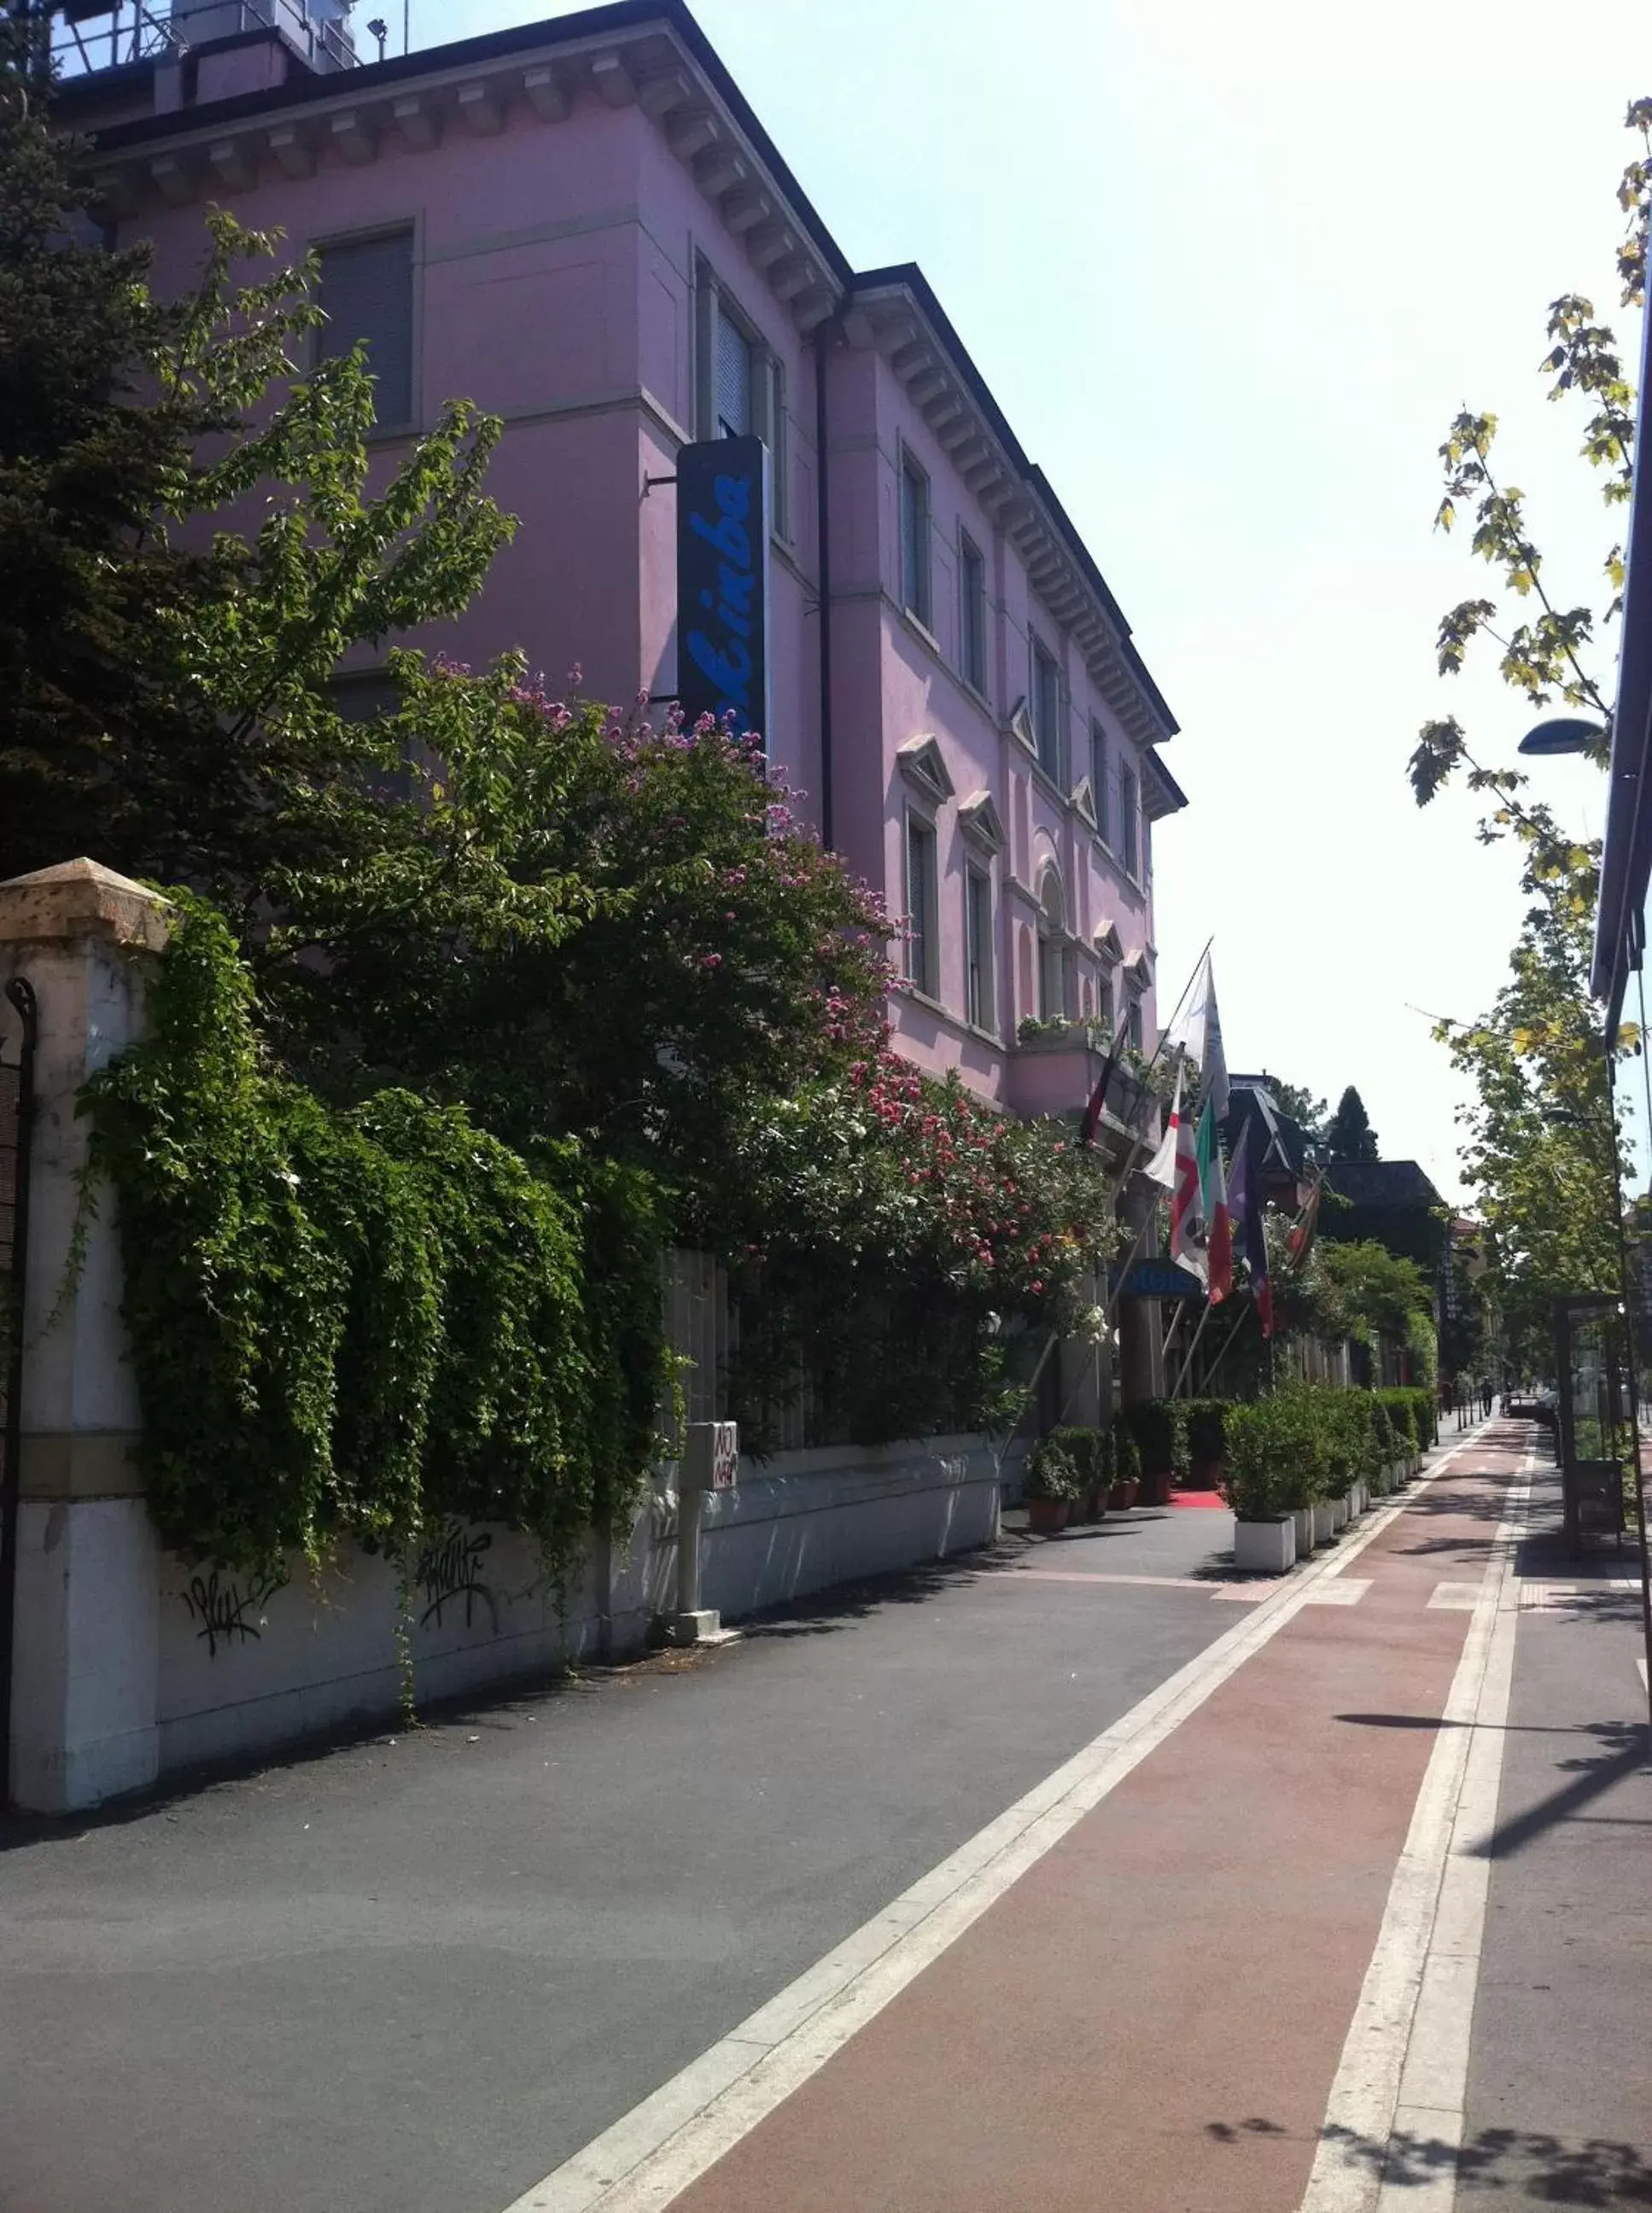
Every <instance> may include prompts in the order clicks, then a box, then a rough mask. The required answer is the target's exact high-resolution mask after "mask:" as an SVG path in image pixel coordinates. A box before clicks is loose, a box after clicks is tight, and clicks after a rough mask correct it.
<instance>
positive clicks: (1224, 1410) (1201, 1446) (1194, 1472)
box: [1176, 1399, 1231, 1491]
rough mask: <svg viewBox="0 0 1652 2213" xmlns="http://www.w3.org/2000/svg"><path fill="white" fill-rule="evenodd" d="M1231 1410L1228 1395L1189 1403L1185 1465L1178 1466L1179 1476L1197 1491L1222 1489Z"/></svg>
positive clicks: (1192, 1400) (1190, 1400)
mask: <svg viewBox="0 0 1652 2213" xmlns="http://www.w3.org/2000/svg"><path fill="white" fill-rule="evenodd" d="M1229 1411H1231V1409H1230V1405H1229V1402H1228V1400H1227V1399H1189V1400H1188V1402H1187V1406H1186V1423H1185V1425H1184V1434H1185V1436H1186V1466H1185V1467H1184V1466H1178V1467H1177V1470H1176V1473H1177V1476H1178V1478H1179V1479H1181V1480H1185V1481H1186V1483H1187V1484H1189V1485H1190V1486H1191V1487H1192V1489H1193V1490H1195V1491H1220V1490H1221V1488H1222V1476H1223V1473H1224V1471H1225V1469H1226V1467H1227V1461H1228V1443H1227V1422H1228V1413H1229Z"/></svg>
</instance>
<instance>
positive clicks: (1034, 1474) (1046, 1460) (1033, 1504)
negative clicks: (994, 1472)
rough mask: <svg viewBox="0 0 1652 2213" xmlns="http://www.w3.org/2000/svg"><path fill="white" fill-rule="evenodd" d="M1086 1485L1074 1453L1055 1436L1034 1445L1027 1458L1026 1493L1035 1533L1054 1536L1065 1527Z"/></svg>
mask: <svg viewBox="0 0 1652 2213" xmlns="http://www.w3.org/2000/svg"><path fill="white" fill-rule="evenodd" d="M1081 1492H1082V1484H1081V1481H1080V1478H1079V1472H1078V1470H1077V1468H1076V1466H1074V1465H1073V1460H1072V1455H1071V1454H1070V1453H1069V1452H1068V1450H1067V1449H1066V1448H1065V1446H1064V1445H1062V1444H1059V1443H1058V1442H1057V1440H1056V1439H1055V1437H1053V1436H1048V1437H1045V1438H1043V1439H1042V1440H1041V1441H1040V1442H1039V1443H1038V1444H1036V1445H1034V1446H1033V1450H1032V1452H1031V1453H1030V1454H1029V1455H1028V1457H1027V1478H1026V1481H1025V1483H1024V1484H1023V1485H1022V1496H1023V1497H1025V1499H1026V1501H1027V1527H1028V1528H1029V1529H1031V1530H1032V1531H1033V1534H1034V1535H1035V1536H1039V1537H1053V1536H1054V1535H1055V1534H1056V1533H1057V1531H1058V1530H1060V1529H1064V1528H1065V1527H1066V1526H1067V1520H1068V1516H1069V1515H1070V1513H1071V1512H1072V1507H1073V1502H1074V1500H1075V1499H1076V1498H1077V1497H1080V1496H1081Z"/></svg>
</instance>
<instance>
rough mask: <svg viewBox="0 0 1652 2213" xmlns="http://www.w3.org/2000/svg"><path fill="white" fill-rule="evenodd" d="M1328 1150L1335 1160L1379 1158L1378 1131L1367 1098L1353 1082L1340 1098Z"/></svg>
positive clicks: (1328, 1135) (1328, 1129) (1329, 1126)
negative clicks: (1375, 1128)
mask: <svg viewBox="0 0 1652 2213" xmlns="http://www.w3.org/2000/svg"><path fill="white" fill-rule="evenodd" d="M1325 1149H1326V1156H1327V1158H1329V1159H1331V1160H1333V1161H1375V1160H1378V1159H1380V1158H1381V1155H1380V1154H1379V1153H1378V1151H1377V1136H1376V1131H1375V1130H1374V1129H1373V1128H1372V1127H1371V1118H1370V1116H1369V1114H1368V1113H1366V1111H1365V1101H1364V1100H1362V1098H1361V1097H1360V1095H1359V1094H1358V1092H1357V1091H1356V1090H1355V1088H1354V1087H1353V1085H1352V1084H1351V1083H1350V1085H1349V1087H1348V1088H1347V1089H1346V1090H1345V1091H1344V1093H1343V1094H1342V1097H1341V1098H1340V1099H1339V1100H1338V1101H1337V1111H1336V1113H1334V1114H1333V1115H1332V1117H1331V1119H1330V1121H1329V1122H1328V1123H1327V1124H1326V1132H1325Z"/></svg>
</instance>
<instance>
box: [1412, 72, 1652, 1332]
mask: <svg viewBox="0 0 1652 2213" xmlns="http://www.w3.org/2000/svg"><path fill="white" fill-rule="evenodd" d="M1625 121H1626V125H1627V127H1628V128H1629V129H1630V130H1631V131H1633V132H1635V134H1636V135H1637V137H1638V139H1639V142H1640V151H1639V152H1638V153H1637V155H1636V157H1635V158H1634V159H1633V160H1632V161H1631V162H1630V163H1629V164H1628V165H1627V167H1626V168H1625V171H1624V174H1623V177H1622V180H1621V181H1620V184H1619V187H1618V205H1619V209H1620V211H1621V213H1622V215H1623V216H1624V218H1625V228H1624V231H1623V235H1622V237H1621V239H1620V241H1619V244H1618V277H1619V283H1620V295H1621V300H1622V303H1623V305H1625V307H1638V306H1641V305H1642V304H1643V301H1644V295H1645V277H1646V250H1647V233H1648V221H1649V211H1652V99H1643V100H1637V101H1633V102H1632V103H1631V106H1630V107H1629V110H1628V113H1627V116H1626V118H1625ZM1546 336H1547V340H1548V345H1547V351H1545V355H1544V357H1543V358H1542V361H1541V363H1540V364H1539V367H1540V369H1541V372H1542V374H1544V375H1546V376H1548V377H1550V378H1551V380H1552V381H1551V387H1550V392H1549V397H1550V399H1553V400H1563V399H1578V400H1581V401H1582V404H1583V405H1584V406H1585V408H1586V410H1587V413H1586V416H1585V420H1584V424H1583V436H1582V445H1581V448H1580V451H1581V453H1582V456H1583V458H1584V459H1585V460H1588V463H1589V466H1591V467H1592V468H1594V469H1595V470H1596V471H1598V472H1600V476H1601V486H1600V489H1601V493H1602V497H1603V499H1604V501H1605V503H1606V506H1607V507H1608V508H1609V509H1618V508H1620V507H1622V506H1623V504H1624V503H1625V502H1627V500H1628V499H1629V497H1630V494H1631V489H1632V479H1631V471H1632V461H1633V453H1634V437H1635V402H1636V395H1635V393H1634V391H1633V388H1632V387H1631V384H1630V382H1629V381H1628V378H1627V375H1626V374H1625V367H1624V363H1623V358H1622V356H1621V353H1620V351H1619V347H1618V340H1617V338H1616V337H1615V335H1614V333H1613V332H1612V329H1611V328H1610V326H1607V325H1606V324H1604V323H1602V322H1601V321H1600V320H1599V319H1598V318H1597V315H1596V313H1595V309H1594V304H1593V302H1590V301H1589V300H1588V299H1587V298H1585V297H1584V296H1582V295H1581V294H1565V295H1563V296H1561V297H1560V298H1559V299H1558V300H1556V301H1554V302H1552V303H1551V307H1550V309H1549V315H1548V321H1547V332H1546ZM1496 440H1497V418H1496V417H1495V415H1492V414H1490V413H1482V412H1474V411H1472V410H1469V409H1464V410H1462V411H1461V412H1460V413H1459V414H1458V415H1457V416H1456V418H1454V421H1453V423H1452V424H1451V427H1450V429H1449V430H1448V434H1447V436H1446V440H1445V442H1444V443H1443V444H1442V447H1441V448H1440V454H1441V459H1442V463H1443V464H1444V486H1443V491H1442V498H1441V503H1440V506H1439V509H1438V512H1437V515H1436V522H1437V524H1438V527H1441V528H1442V529H1446V530H1450V529H1452V528H1454V527H1455V525H1456V523H1457V521H1458V520H1459V519H1460V515H1461V514H1462V512H1463V511H1464V510H1465V509H1466V510H1468V512H1469V513H1470V514H1471V515H1472V523H1473V535H1472V550H1473V552H1475V554H1476V555H1478V558H1480V559H1482V560H1483V561H1484V562H1485V563H1486V564H1488V566H1489V567H1490V568H1491V569H1492V570H1494V571H1495V572H1496V574H1497V576H1498V577H1499V579H1500V582H1501V586H1502V589H1503V594H1505V595H1506V597H1507V599H1508V600H1509V602H1511V603H1512V607H1513V611H1514V613H1515V618H1516V619H1513V620H1511V619H1509V616H1508V614H1506V613H1505V611H1504V601H1503V600H1492V599H1489V598H1484V597H1475V598H1472V599H1468V600H1463V601H1461V602H1460V603H1459V604H1458V605H1457V606H1456V607H1452V608H1450V609H1449V610H1448V612H1447V613H1446V614H1445V615H1444V616H1442V619H1441V622H1440V625H1439V631H1438V636H1437V640H1436V649H1437V660H1438V666H1439V670H1440V674H1441V675H1442V677H1449V676H1452V675H1454V674H1456V673H1457V672H1458V671H1459V670H1460V668H1462V667H1463V666H1464V663H1465V661H1466V656H1467V655H1468V653H1469V652H1470V651H1471V649H1473V648H1474V646H1475V645H1476V644H1477V643H1478V642H1479V641H1481V640H1483V639H1484V640H1486V641H1489V642H1490V643H1491V644H1492V645H1493V646H1495V647H1496V648H1497V650H1498V652H1499V655H1500V658H1499V661H1498V664H1497V665H1498V669H1499V673H1500V674H1501V675H1502V677H1503V681H1504V682H1505V683H1506V684H1508V685H1509V686H1511V687H1512V688H1513V689H1514V690H1515V691H1516V692H1520V693H1521V695H1522V696H1523V697H1524V698H1525V699H1526V700H1527V703H1528V704H1529V705H1530V706H1532V707H1534V708H1543V707H1549V706H1551V705H1553V704H1556V703H1557V702H1559V703H1561V704H1565V705H1567V706H1569V707H1571V708H1573V709H1580V708H1581V709H1583V710H1587V712H1588V716H1590V717H1591V718H1592V719H1593V720H1594V722H1595V725H1596V728H1597V729H1598V732H1599V735H1598V737H1597V738H1596V739H1595V740H1594V742H1593V744H1592V747H1591V751H1592V753H1593V756H1594V759H1596V760H1597V762H1598V763H1599V764H1600V765H1602V766H1604V765H1605V764H1606V759H1607V757H1608V754H1609V751H1610V747H1611V734H1612V706H1611V698H1610V690H1611V686H1610V680H1609V677H1608V676H1607V674H1606V673H1605V672H1604V671H1603V670H1601V669H1600V668H1598V667H1597V665H1596V659H1595V656H1597V655H1599V653H1600V649H1601V646H1602V644H1603V643H1604V639H1605V634H1606V631H1607V628H1608V625H1610V624H1611V623H1612V621H1613V620H1614V619H1616V618H1617V617H1618V614H1619V613H1620V612H1621V606H1622V596H1621V595H1622V587H1623V549H1622V546H1621V544H1620V543H1614V544H1612V546H1610V547H1609V548H1608V550H1607V551H1606V554H1605V557H1604V558H1603V561H1602V574H1603V576H1604V579H1605V583H1606V601H1605V604H1604V606H1602V607H1598V608H1597V607H1594V606H1593V605H1591V604H1589V603H1587V602H1578V603H1576V604H1571V605H1567V604H1565V603H1564V601H1563V600H1560V599H1559V598H1558V597H1557V596H1556V595H1555V594H1553V593H1552V592H1551V588H1550V586H1549V582H1548V581H1547V578H1546V576H1545V570H1544V562H1543V556H1542V553H1541V551H1540V549H1539V546H1538V544H1537V542H1536V540H1535V537H1534V534H1533V528H1532V525H1531V522H1530V519H1529V516H1528V514H1527V503H1526V498H1525V495H1524V494H1523V492H1522V491H1521V490H1520V488H1519V486H1518V485H1515V484H1513V483H1510V482H1508V481H1506V480H1505V479H1503V476H1502V473H1501V471H1500V469H1499V468H1498V467H1497V465H1496V464H1495V462H1494V448H1495V446H1496ZM1460 770H1461V771H1465V772H1466V782H1467V785H1468V788H1469V789H1471V790H1473V791H1476V792H1478V793H1481V794H1483V795H1484V796H1485V797H1486V799H1487V801H1488V802H1489V810H1488V813H1487V815H1486V817H1485V819H1484V820H1483V821H1482V824H1481V826H1480V832H1479V834H1480V837H1481V838H1482V839H1483V841H1484V842H1487V843H1490V842H1494V841H1496V840H1497V839H1498V838H1503V837H1505V836H1512V837H1513V838H1515V841H1516V843H1517V844H1518V846H1519V849H1520V851H1521V889H1522V890H1523V892H1524V893H1526V895H1527V899H1528V902H1529V903H1528V905H1527V909H1526V912H1525V917H1524V920H1523V922H1522V924H1521V933H1520V936H1519V938H1518V940H1517V942H1516V944H1515V950H1514V954H1513V957H1512V960H1511V964H1510V976H1509V981H1508V983H1507V984H1506V985H1504V987H1503V990H1502V991H1500V992H1499V993H1498V995H1497V1000H1496V1002H1495V1003H1494V1005H1493V1007H1492V1009H1490V1012H1489V1013H1488V1014H1487V1015H1485V1016H1484V1018H1483V1019H1482V1020H1480V1021H1473V1022H1460V1021H1442V1022H1441V1023H1440V1024H1439V1025H1438V1027H1437V1028H1436V1036H1437V1037H1438V1038H1439V1039H1441V1040H1442V1042H1443V1043H1445V1044H1446V1046H1448V1050H1449V1051H1450V1053H1451V1056H1452V1059H1453V1062H1454V1065H1455V1066H1456V1067H1457V1068H1458V1069H1459V1070H1460V1071H1461V1073H1462V1074H1463V1075H1465V1076H1466V1077H1467V1078H1468V1079H1469V1081H1470V1082H1471V1083H1472V1087H1473V1100H1472V1104H1471V1105H1470V1106H1468V1107H1466V1109H1464V1110H1463V1113H1462V1115H1461V1118H1460V1119H1462V1121H1463V1122H1464V1124H1465V1126H1466V1133H1467V1142H1466V1145H1465V1147H1464V1149H1463V1155H1462V1157H1463V1163H1464V1171H1465V1175H1466V1180H1467V1181H1468V1182H1469V1184H1470V1185H1471V1186H1472V1188H1473V1190H1474V1192H1475V1193H1476V1205H1477V1210H1478V1213H1479V1215H1480V1216H1481V1217H1482V1219H1483V1220H1484V1222H1485V1224H1486V1227H1487V1228H1488V1229H1489V1231H1490V1248H1491V1253H1492V1255H1493V1261H1492V1277H1491V1284H1490V1289H1491V1293H1492V1295H1493V1296H1494V1298H1495V1300H1496V1302H1497V1307H1498V1308H1499V1309H1500V1311H1501V1314H1502V1316H1503V1323H1504V1326H1505V1329H1506V1330H1507V1332H1508V1333H1509V1338H1510V1340H1511V1344H1513V1345H1514V1346H1515V1347H1516V1348H1520V1349H1521V1357H1523V1358H1526V1359H1527V1360H1531V1359H1533V1358H1535V1359H1536V1360H1538V1362H1539V1363H1540V1362H1541V1359H1542V1350H1541V1348H1542V1345H1543V1344H1544V1342H1545V1334H1546V1329H1547V1317H1548V1310H1549V1302H1550V1301H1551V1299H1552V1298H1553V1297H1554V1296H1555V1295H1557V1294H1558V1293H1559V1292H1562V1291H1589V1290H1603V1289H1608V1288H1610V1287H1611V1286H1612V1284H1613V1283H1615V1281H1616V1276H1617V1238H1618V1228H1617V1219H1616V1215H1617V1197H1616V1190H1615V1186H1614V1184H1613V1181H1612V1177H1613V1170H1614V1166H1615V1165H1616V1157H1617V1139H1616V1137H1615V1134H1614V1129H1613V1123H1612V1104H1611V1088H1610V1080H1609V1069H1608V1065H1607V1060H1606V1052H1605V1041H1604V1034H1603V1030H1602V1026H1601V1021H1600V1012H1599V1009H1597V1008H1596V1007H1595V1006H1594V1003H1593V1002H1592V1001H1591V999H1590V997H1589V991H1588V977H1589V965H1590V951H1591V940H1592V934H1593V924H1594V911H1595V905H1596V900H1597V898H1598V893H1599V870H1600V845H1599V842H1598V841H1591V840H1586V839H1580V838H1574V837H1572V836H1571V834H1570V832H1568V831H1567V830H1566V829H1565V828H1564V826H1562V825H1561V824H1560V822H1559V821H1558V820H1557V818H1556V817H1555V815H1554V814H1553V812H1552V810H1551V808H1549V807H1548V806H1547V805H1545V804H1544V803H1542V802H1535V801H1533V800H1532V799H1531V798H1529V796H1527V789H1526V787H1527V777H1526V776H1525V774H1524V773H1523V772H1522V771H1520V770H1519V769H1517V768H1514V767H1506V768H1500V767H1496V766H1490V765H1486V764H1485V763H1484V762H1483V761H1482V760H1480V759H1478V758H1477V757H1476V756H1475V755H1474V754H1473V753H1472V752H1471V751H1470V748H1469V743H1468V739H1467V735H1466V732H1465V731H1464V730H1463V729H1462V727H1461V725H1460V723H1459V722H1458V721H1457V719H1456V717H1455V716H1447V717H1445V718H1443V719H1439V720H1435V721H1430V722H1427V723H1425V724H1424V726H1423V729H1422V732H1421V734H1420V735H1419V738H1418V742H1417V747H1416V750H1415V752H1414V753H1413V754H1412V756H1411V786H1412V789H1413V792H1414V794H1415V796H1416V798H1417V803H1418V805H1419V806H1426V805H1427V804H1428V803H1429V801H1430V800H1431V799H1432V798H1433V797H1434V796H1435V794H1436V792H1437V791H1438V790H1439V789H1441V787H1442V785H1443V784H1444V783H1446V782H1448V780H1449V779H1450V778H1451V777H1453V776H1454V775H1455V774H1456V773H1457V772H1458V771H1460ZM1632 1043H1633V1039H1632V1037H1630V1036H1628V1035H1625V1037H1624V1039H1622V1046H1621V1049H1623V1050H1628V1049H1631V1046H1632Z"/></svg>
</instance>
